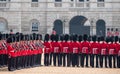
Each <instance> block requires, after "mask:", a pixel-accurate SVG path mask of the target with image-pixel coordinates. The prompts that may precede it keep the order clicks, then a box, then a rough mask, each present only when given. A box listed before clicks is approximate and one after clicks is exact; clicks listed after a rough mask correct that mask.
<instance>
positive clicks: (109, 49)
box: [108, 37, 116, 68]
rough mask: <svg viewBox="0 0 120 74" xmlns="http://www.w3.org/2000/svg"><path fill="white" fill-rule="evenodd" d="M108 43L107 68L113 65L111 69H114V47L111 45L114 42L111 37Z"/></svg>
mask: <svg viewBox="0 0 120 74" xmlns="http://www.w3.org/2000/svg"><path fill="white" fill-rule="evenodd" d="M110 41H111V42H110V43H109V44H108V54H109V56H108V57H109V58H108V59H109V67H110V68H112V65H113V67H114V68H115V67H116V66H115V56H116V45H115V44H114V43H113V42H114V39H113V37H110ZM112 58H113V63H112Z"/></svg>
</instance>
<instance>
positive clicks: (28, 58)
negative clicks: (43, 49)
mask: <svg viewBox="0 0 120 74" xmlns="http://www.w3.org/2000/svg"><path fill="white" fill-rule="evenodd" d="M27 60H28V61H27V67H28V68H29V67H31V55H28V56H27Z"/></svg>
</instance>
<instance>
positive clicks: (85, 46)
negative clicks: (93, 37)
mask: <svg viewBox="0 0 120 74" xmlns="http://www.w3.org/2000/svg"><path fill="white" fill-rule="evenodd" d="M81 47H82V53H85V54H88V53H89V48H90V44H89V42H88V41H84V42H82V43H81Z"/></svg>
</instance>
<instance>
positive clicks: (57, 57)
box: [53, 53, 60, 66]
mask: <svg viewBox="0 0 120 74" xmlns="http://www.w3.org/2000/svg"><path fill="white" fill-rule="evenodd" d="M53 61H54V62H53V64H54V66H56V65H57V63H58V66H60V54H59V53H54V54H53Z"/></svg>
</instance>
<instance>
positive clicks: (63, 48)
mask: <svg viewBox="0 0 120 74" xmlns="http://www.w3.org/2000/svg"><path fill="white" fill-rule="evenodd" d="M61 51H62V53H70V44H69V42H61Z"/></svg>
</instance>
